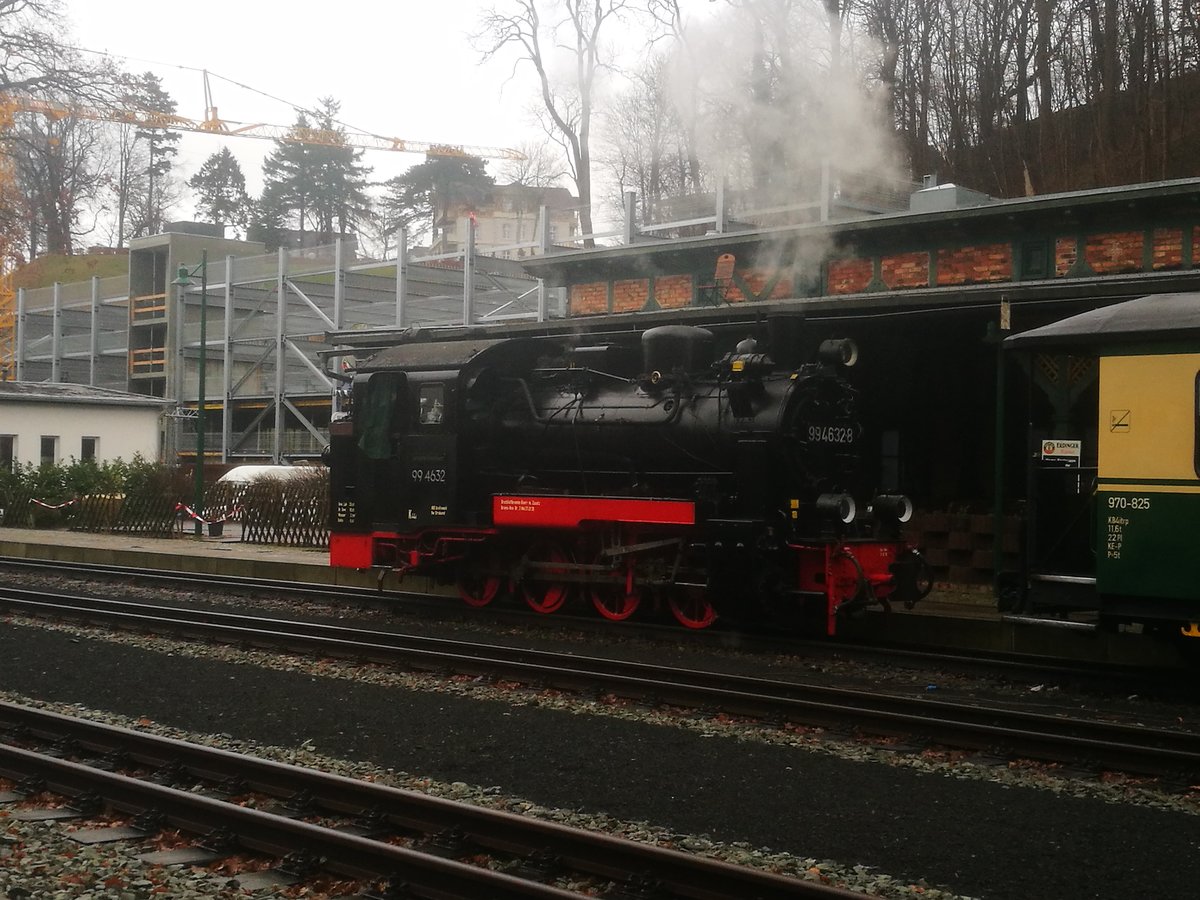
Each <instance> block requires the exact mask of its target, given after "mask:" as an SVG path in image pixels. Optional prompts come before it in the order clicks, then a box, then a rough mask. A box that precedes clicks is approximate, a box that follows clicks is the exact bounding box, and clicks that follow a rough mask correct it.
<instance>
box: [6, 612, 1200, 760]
mask: <svg viewBox="0 0 1200 900" xmlns="http://www.w3.org/2000/svg"><path fill="white" fill-rule="evenodd" d="M0 608H2V609H5V610H7V611H9V612H13V613H21V614H25V615H32V616H43V617H51V618H59V619H69V620H72V621H78V622H84V623H90V624H94V625H100V626H103V627H107V628H118V629H129V630H138V631H144V632H150V633H154V634H170V635H174V636H179V637H183V638H189V639H200V640H206V641H219V642H227V643H234V644H237V645H239V646H255V647H262V648H267V649H271V650H281V651H290V652H298V653H309V654H317V655H319V656H322V657H325V656H334V657H342V658H347V659H352V660H363V661H370V662H377V663H382V664H386V665H390V666H396V667H401V668H407V669H417V670H429V671H436V672H439V673H440V672H453V673H460V674H469V675H476V676H485V677H490V678H496V679H503V680H515V681H519V682H524V683H529V684H537V685H547V686H550V687H554V688H559V689H566V690H583V691H593V692H594V691H601V692H604V693H609V694H614V695H618V696H622V697H628V698H633V699H637V700H640V701H644V702H648V703H656V704H669V705H672V706H684V707H693V708H700V709H719V710H721V711H723V712H726V713H730V714H734V715H741V716H750V717H753V718H758V719H763V720H767V721H773V722H787V723H797V724H804V725H810V726H820V727H826V728H831V729H835V730H840V731H846V730H860V731H863V732H867V733H870V734H882V735H901V736H905V737H913V736H916V737H918V738H919V739H920V740H921V741H922V742H924V743H934V744H938V745H944V746H952V747H963V748H970V749H975V750H983V751H986V752H988V753H990V754H992V755H1006V756H1019V757H1029V758H1034V759H1042V760H1050V761H1056V762H1069V763H1077V764H1079V763H1082V764H1085V765H1088V766H1091V767H1095V768H1102V769H1111V770H1118V771H1127V772H1133V773H1139V774H1151V775H1165V776H1168V777H1176V778H1188V779H1191V778H1193V777H1194V775H1195V773H1196V772H1200V735H1198V734H1196V733H1192V732H1187V731H1176V730H1168V729H1161V728H1147V727H1145V726H1143V725H1140V724H1125V723H1119V722H1109V721H1101V720H1096V719H1083V718H1067V717H1064V716H1059V715H1048V714H1045V713H1040V712H1032V711H1028V710H1019V709H1009V708H1002V707H996V706H988V705H981V704H974V703H962V702H948V701H945V700H940V699H935V698H931V697H928V696H926V695H919V696H911V695H905V694H894V693H874V692H868V691H863V690H852V689H847V688H841V687H830V686H828V685H817V684H805V683H799V682H790V681H777V680H768V679H762V678H753V677H746V676H738V675H730V674H727V673H710V672H703V671H696V670H681V669H675V668H667V667H663V666H655V665H649V664H645V663H638V662H628V661H622V660H614V659H604V658H595V657H581V656H575V655H568V654H561V653H553V652H549V651H544V650H535V649H526V648H513V647H502V646H496V645H489V644H476V643H469V642H464V641H454V640H447V639H443V638H432V637H426V636H415V635H404V634H395V633H390V632H377V631H366V630H362V629H352V628H345V627H341V626H333V625H324V624H316V623H306V622H296V621H290V620H283V619H259V618H254V617H249V616H243V615H232V614H229V613H220V612H214V611H210V610H188V609H179V608H175V607H163V606H151V605H147V604H141V603H131V602H128V601H120V600H106V599H102V598H88V597H65V596H59V595H51V594H46V593H44V592H41V591H24V590H17V589H13V588H3V589H0Z"/></svg>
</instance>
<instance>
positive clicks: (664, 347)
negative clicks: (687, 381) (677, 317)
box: [642, 325, 713, 375]
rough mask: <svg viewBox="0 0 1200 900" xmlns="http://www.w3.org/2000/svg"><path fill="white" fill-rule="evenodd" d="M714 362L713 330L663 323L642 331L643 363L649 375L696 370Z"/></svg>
mask: <svg viewBox="0 0 1200 900" xmlns="http://www.w3.org/2000/svg"><path fill="white" fill-rule="evenodd" d="M712 361H713V333H712V332H711V331H709V330H708V329H707V328H696V327H694V326H691V325H660V326H658V327H657V328H650V329H648V330H647V331H644V332H642V364H643V366H644V368H645V371H646V374H650V373H652V372H661V373H662V374H664V375H667V374H670V373H671V372H674V371H676V370H680V371H683V372H695V371H697V370H699V369H706V368H708V367H709V366H710V365H712Z"/></svg>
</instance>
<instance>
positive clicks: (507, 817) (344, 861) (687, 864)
mask: <svg viewBox="0 0 1200 900" xmlns="http://www.w3.org/2000/svg"><path fill="white" fill-rule="evenodd" d="M0 723H2V724H3V725H4V727H6V728H8V729H12V730H18V733H20V732H22V731H23V732H25V733H28V734H31V735H34V736H36V737H38V738H41V739H52V740H69V741H71V742H73V743H74V744H75V745H77V746H78V747H79V748H81V749H83V750H87V751H92V752H96V753H99V754H114V753H119V754H121V755H122V756H123V757H125V758H127V759H128V760H130V761H131V762H133V763H136V764H140V765H145V766H148V767H153V768H160V767H163V766H172V767H182V768H183V769H185V770H187V771H188V772H189V773H190V774H191V775H193V776H196V777H200V778H204V779H210V780H222V781H223V780H231V779H232V780H237V781H238V782H241V783H244V784H245V785H246V789H247V790H249V791H255V792H260V793H264V794H269V795H271V796H274V797H282V798H285V799H286V798H290V797H294V796H296V795H303V796H305V797H306V799H307V800H308V801H309V802H311V803H312V804H313V806H314V807H317V808H320V809H322V810H328V811H331V812H334V813H340V814H346V815H352V816H362V815H364V814H366V813H368V812H369V813H370V815H371V816H372V819H373V821H383V822H386V823H387V824H388V825H390V826H394V827H396V828H399V829H407V830H415V831H419V832H422V833H439V832H450V831H452V832H456V833H458V834H461V835H462V836H463V837H464V839H465V840H466V841H467V842H468V843H469V845H470V846H472V847H478V848H481V849H483V850H487V851H494V852H502V853H508V854H513V855H517V856H531V855H533V854H541V855H543V856H546V855H547V854H548V855H549V857H551V858H556V865H559V866H561V867H562V868H564V869H566V870H569V871H578V872H582V873H586V874H589V875H593V876H598V877H602V878H608V879H616V880H625V879H628V878H629V877H630V876H631V875H633V876H642V875H644V876H647V877H649V878H651V879H652V880H653V881H655V882H656V883H657V886H658V887H659V888H661V889H662V890H664V891H666V892H667V893H668V894H670V895H671V896H676V897H684V898H695V900H726V898H729V897H747V898H754V897H762V898H774V897H781V898H782V897H798V898H831V900H832V898H848V897H856V896H859V895H858V894H853V893H850V892H848V891H844V890H841V889H838V888H833V887H830V886H828V885H824V884H820V883H817V882H812V881H805V880H803V879H799V878H791V877H787V876H782V875H775V874H772V873H770V872H765V871H762V870H758V869H752V868H749V867H744V866H735V865H732V864H729V863H724V862H720V861H718V860H713V859H709V858H706V857H701V856H694V855H691V854H687V853H683V852H680V851H677V850H670V849H667V848H663V847H659V846H656V845H653V844H642V843H638V842H636V841H631V840H627V839H624V838H618V837H613V836H611V835H607V834H602V833H599V832H592V831H584V830H582V829H575V828H570V827H567V826H565V825H560V824H558V823H555V822H548V821H544V820H540V819H534V818H529V817H525V816H519V815H516V814H514V813H509V812H504V811H501V810H493V809H488V808H486V807H479V806H472V805H469V804H464V803H455V802H453V801H450V800H445V799H442V798H438V797H431V796H429V795H426V794H421V793H419V792H416V791H406V790H401V789H399V788H393V787H388V786H385V785H380V784H375V783H372V782H367V781H359V780H356V779H353V778H346V777H344V776H340V775H334V774H330V773H326V772H320V771H317V770H315V769H307V768H301V767H298V766H289V765H285V764H283V763H277V762H274V761H271V760H264V759H259V758H257V757H252V756H244V755H241V754H237V753H231V752H229V751H226V750H221V749H219V748H214V747H205V746H202V745H198V744H191V743H187V742H185V741H179V740H176V739H173V738H166V737H160V736H158V735H153V734H149V733H146V732H141V731H135V730H131V729H127V728H121V727H119V726H114V725H106V724H102V723H98V722H92V721H89V720H86V719H79V718H75V717H72V716H63V715H60V714H57V713H53V712H50V711H47V710H37V709H32V708H29V707H23V706H19V705H16V704H11V703H0ZM0 773H3V774H6V775H8V776H9V777H17V776H22V777H23V776H25V775H28V774H34V775H37V776H38V777H41V778H43V779H45V781H46V783H47V785H48V786H49V787H50V788H51V789H52V790H55V791H60V792H65V793H72V794H80V793H86V792H89V791H96V792H97V793H100V794H101V795H102V796H104V797H106V798H109V799H110V802H112V803H113V804H114V806H116V807H117V808H119V809H122V810H123V811H126V812H141V811H143V810H145V809H148V808H153V809H157V810H160V811H162V812H164V813H165V814H166V815H167V818H168V820H169V821H170V822H171V824H173V825H176V826H178V827H180V828H183V829H184V830H188V831H193V832H197V831H199V832H207V831H212V830H214V829H218V828H221V827H228V828H231V830H233V831H235V832H236V833H237V834H239V835H244V837H242V838H241V841H240V842H241V843H242V844H243V845H244V846H246V847H248V848H249V849H252V850H258V851H260V852H264V853H269V854H273V855H277V856H283V855H286V854H287V853H289V852H292V851H294V850H297V849H301V850H306V851H308V852H310V853H313V854H316V855H321V856H325V857H326V858H328V859H329V860H330V863H329V865H328V868H330V869H333V870H336V871H339V872H344V873H346V874H349V875H352V876H354V877H381V876H386V875H387V874H389V873H391V872H395V871H403V872H404V873H405V878H406V879H408V880H409V881H410V882H411V881H413V880H414V878H415V876H413V875H411V874H410V870H411V871H415V872H420V873H422V874H425V873H428V874H429V875H430V876H431V877H433V878H435V879H436V883H437V884H439V885H440V884H442V882H443V880H445V883H446V884H448V885H450V886H451V887H452V890H453V891H461V892H459V893H451V894H448V895H447V896H463V897H474V896H488V897H492V896H496V897H510V896H511V897H563V896H576V895H575V894H570V893H567V892H564V891H559V890H557V889H554V888H546V887H545V886H544V885H540V884H536V883H534V885H535V886H534V887H533V888H529V887H527V886H526V884H527V883H526V882H524V881H522V880H519V879H517V878H514V877H513V876H508V875H505V876H503V879H501V881H499V882H498V884H499V887H500V889H497V888H494V887H492V885H491V884H487V885H484V884H483V882H482V881H481V879H483V878H484V877H485V875H486V874H487V873H488V870H481V869H479V868H476V867H473V866H467V865H465V864H463V863H457V862H454V861H452V860H447V859H445V858H441V857H437V856H428V855H427V854H423V853H420V852H419V851H414V850H405V849H402V848H398V847H395V846H393V845H390V844H385V843H378V842H375V841H370V840H369V839H366V838H362V837H358V838H354V837H350V836H347V835H345V834H344V833H343V832H337V831H332V830H331V829H325V828H317V826H313V825H305V824H304V823H301V822H295V821H293V820H291V819H288V818H284V817H280V816H274V815H272V814H270V813H265V812H261V811H256V810H247V809H244V808H243V807H239V806H236V805H233V806H232V810H233V811H227V809H226V807H229V806H231V804H223V803H221V801H217V800H213V799H210V798H205V797H202V796H199V795H196V794H192V793H188V792H185V791H179V790H175V789H172V788H169V787H162V786H160V785H156V784H148V783H146V782H143V781H140V780H136V779H132V778H129V777H126V776H122V775H116V774H113V773H111V772H104V771H97V772H95V773H94V774H93V772H92V770H91V767H87V766H84V765H81V764H80V763H74V762H65V761H63V760H56V759H53V758H51V759H45V758H42V757H41V756H40V755H39V754H35V753H32V752H31V751H26V750H20V749H17V748H14V747H12V746H8V745H4V744H3V743H0ZM230 817H232V819H230ZM333 835H336V837H333ZM490 874H491V875H495V874H496V873H490ZM443 889H444V888H443ZM438 896H441V895H440V894H439V895H438Z"/></svg>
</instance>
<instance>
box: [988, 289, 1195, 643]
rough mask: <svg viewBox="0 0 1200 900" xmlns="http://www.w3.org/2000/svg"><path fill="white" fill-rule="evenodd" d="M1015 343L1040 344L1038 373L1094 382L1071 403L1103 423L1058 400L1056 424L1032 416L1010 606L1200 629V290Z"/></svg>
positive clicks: (1132, 304) (1081, 318)
mask: <svg viewBox="0 0 1200 900" xmlns="http://www.w3.org/2000/svg"><path fill="white" fill-rule="evenodd" d="M1005 347H1006V349H1009V350H1017V351H1027V352H1028V353H1030V354H1032V355H1031V357H1030V363H1031V364H1030V366H1029V369H1030V371H1031V372H1032V373H1034V378H1033V380H1034V381H1035V382H1036V381H1037V380H1038V379H1037V375H1038V374H1039V373H1041V372H1044V371H1046V369H1047V368H1051V369H1053V370H1055V371H1058V370H1059V369H1062V370H1064V371H1065V370H1066V369H1067V368H1070V367H1071V366H1072V364H1071V363H1069V362H1066V361H1067V360H1075V361H1076V362H1075V363H1074V364H1073V370H1074V371H1075V372H1084V373H1086V374H1085V375H1084V376H1083V377H1082V378H1080V379H1077V381H1080V382H1088V384H1086V385H1080V387H1079V389H1077V390H1076V391H1075V393H1074V396H1073V397H1072V402H1073V404H1074V406H1075V407H1076V409H1079V408H1083V409H1084V410H1085V411H1084V412H1083V416H1087V415H1089V414H1090V416H1091V419H1092V424H1091V426H1090V427H1088V426H1086V425H1081V424H1080V422H1081V421H1082V420H1081V419H1080V418H1079V417H1076V419H1075V423H1074V424H1070V423H1071V418H1070V416H1069V415H1067V414H1065V412H1066V411H1065V410H1064V409H1063V406H1064V404H1062V403H1060V404H1059V406H1058V407H1057V409H1055V407H1054V404H1053V402H1051V403H1050V404H1046V403H1045V402H1043V403H1042V404H1041V405H1042V408H1043V409H1045V408H1046V407H1047V406H1049V407H1050V408H1051V409H1052V410H1054V413H1052V414H1051V416H1050V418H1051V420H1052V421H1053V422H1054V423H1056V424H1052V425H1050V426H1048V427H1045V428H1042V429H1040V430H1039V429H1038V428H1037V425H1036V421H1035V417H1031V419H1030V421H1031V422H1033V423H1034V424H1033V425H1032V426H1031V431H1030V435H1029V440H1030V445H1029V449H1030V452H1029V453H1028V454H1027V460H1028V466H1029V469H1028V471H1027V472H1026V473H1025V483H1026V489H1027V497H1026V503H1027V538H1026V545H1025V548H1024V552H1023V553H1022V566H1021V571H1020V572H1019V573H1012V574H1010V576H1009V577H1008V578H1006V579H1005V578H1002V579H1001V602H1002V605H1007V606H1009V607H1010V608H1012V609H1017V610H1023V611H1029V612H1037V611H1039V610H1043V611H1044V610H1056V611H1060V612H1061V611H1064V610H1070V609H1079V608H1091V609H1095V610H1096V611H1097V612H1098V613H1099V615H1100V617H1101V621H1102V622H1103V621H1108V622H1112V623H1122V622H1138V623H1141V624H1143V625H1145V626H1148V627H1151V628H1154V629H1161V630H1166V631H1169V632H1170V633H1174V634H1183V635H1184V636H1187V637H1195V638H1200V624H1197V623H1200V293H1180V294H1158V295H1151V296H1148V297H1142V298H1140V299H1138V300H1131V301H1128V302H1125V303H1120V304H1117V305H1114V306H1110V307H1106V308H1103V309H1098V310H1093V311H1091V312H1087V313H1084V314H1082V315H1078V316H1074V317H1072V318H1069V319H1065V320H1063V321H1061V322H1058V323H1055V324H1053V325H1048V326H1045V327H1043V328H1037V329H1034V330H1032V331H1027V332H1024V333H1022V334H1019V335H1015V336H1013V337H1011V338H1009V339H1008V340H1007V341H1006V342H1005ZM1060 363H1061V365H1059V364H1060ZM1093 381H1094V384H1092V383H1090V382H1093ZM1068 393H1070V391H1069V389H1067V390H1066V391H1064V392H1060V396H1061V395H1063V394H1068ZM1044 399H1045V398H1043V401H1044ZM1035 405H1036V404H1031V407H1032V406H1035ZM1055 413H1057V414H1055ZM1072 428H1075V429H1079V435H1078V436H1075V435H1065V434H1062V433H1061V432H1062V431H1063V430H1070V429H1072ZM1072 495H1073V496H1072ZM1072 545H1074V551H1072V549H1071V548H1072ZM1197 643H1198V644H1200V641H1198V642H1197Z"/></svg>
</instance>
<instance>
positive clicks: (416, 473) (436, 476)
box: [412, 469, 446, 484]
mask: <svg viewBox="0 0 1200 900" xmlns="http://www.w3.org/2000/svg"><path fill="white" fill-rule="evenodd" d="M412 480H413V481H415V482H416V483H417V484H441V483H443V482H445V480H446V470H445V469H413V470H412Z"/></svg>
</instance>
